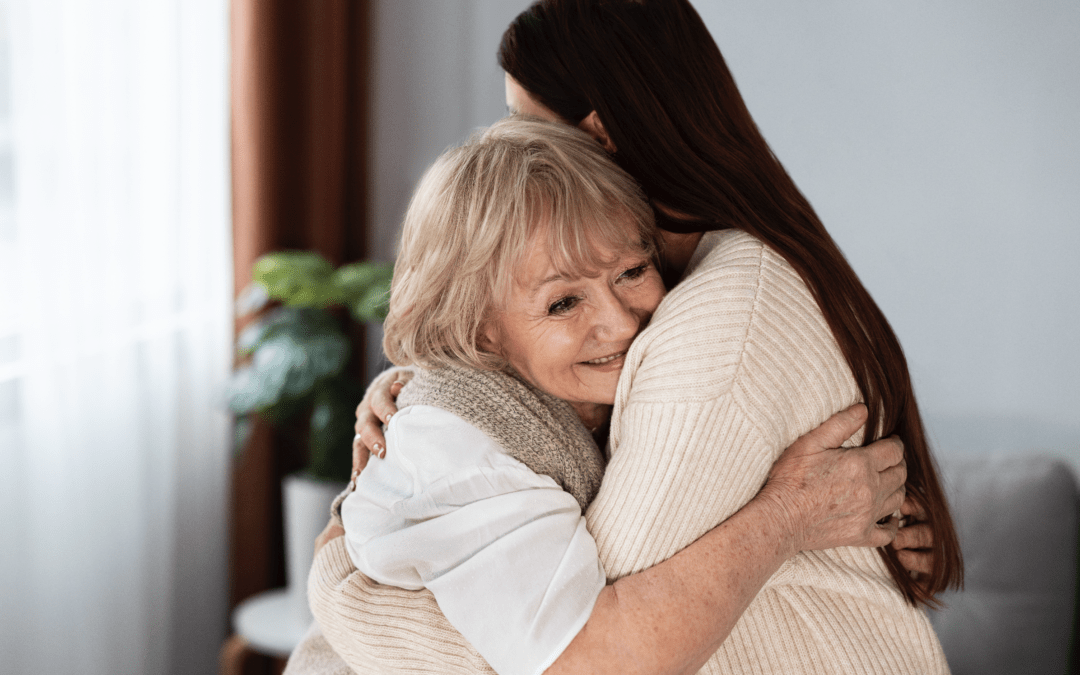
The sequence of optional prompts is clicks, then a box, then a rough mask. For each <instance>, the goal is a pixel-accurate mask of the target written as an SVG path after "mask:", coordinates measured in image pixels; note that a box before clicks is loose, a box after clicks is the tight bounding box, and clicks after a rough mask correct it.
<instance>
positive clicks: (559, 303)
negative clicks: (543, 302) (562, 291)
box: [548, 296, 578, 314]
mask: <svg viewBox="0 0 1080 675" xmlns="http://www.w3.org/2000/svg"><path fill="white" fill-rule="evenodd" d="M577 301H578V299H577V298H576V297H572V296H569V297H565V298H559V299H558V300H556V301H555V302H553V303H551V305H549V306H548V314H565V313H566V312H569V311H570V310H571V309H573V307H574V305H575V304H577Z"/></svg>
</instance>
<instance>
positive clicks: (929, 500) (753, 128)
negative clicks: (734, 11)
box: [499, 0, 963, 605]
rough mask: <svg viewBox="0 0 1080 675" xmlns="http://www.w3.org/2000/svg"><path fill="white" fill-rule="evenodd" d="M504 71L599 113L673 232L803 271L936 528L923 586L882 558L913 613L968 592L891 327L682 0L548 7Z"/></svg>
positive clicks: (533, 19)
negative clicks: (708, 234) (898, 443)
mask: <svg viewBox="0 0 1080 675" xmlns="http://www.w3.org/2000/svg"><path fill="white" fill-rule="evenodd" d="M499 64H500V65H501V66H502V67H503V69H504V70H505V71H506V72H507V73H509V74H510V76H511V77H513V78H514V79H515V80H517V82H518V83H519V84H521V86H522V87H524V88H525V89H526V90H527V91H528V92H529V93H530V94H532V95H533V96H534V97H535V98H536V99H537V100H538V101H539V102H541V103H543V104H544V105H545V106H547V107H548V108H549V109H551V110H552V111H553V112H555V113H556V114H558V115H559V116H560V117H562V118H563V119H565V120H566V121H568V122H570V123H572V124H577V123H579V122H580V121H581V120H583V119H584V118H585V117H586V116H587V115H588V114H589V113H590V112H591V111H593V110H595V111H596V112H597V114H598V115H599V117H600V121H601V123H602V124H603V125H604V128H605V130H606V131H607V133H608V136H609V137H610V139H611V141H612V142H613V143H614V144H615V147H616V148H617V152H616V154H615V159H616V161H617V162H618V163H619V164H620V165H621V166H622V167H623V168H624V169H626V170H627V172H628V173H630V175H632V176H634V178H636V179H637V180H638V181H639V182H640V183H641V186H642V188H643V189H644V191H645V193H646V195H648V197H649V198H650V199H651V200H652V201H653V202H654V203H659V204H663V205H664V206H666V207H669V208H670V209H673V210H674V211H677V212H680V213H682V214H687V215H688V216H690V219H689V220H687V221H682V222H681V223H680V222H678V221H670V220H668V221H664V222H663V223H661V224H662V226H664V227H665V228H666V229H671V230H674V231H683V232H686V231H703V230H719V229H727V228H738V229H740V230H744V231H746V232H748V233H750V234H752V235H754V236H755V237H757V238H758V239H760V240H762V241H763V242H765V243H766V244H767V245H768V246H769V247H770V248H772V249H773V250H775V251H776V252H778V253H779V254H780V255H782V256H783V257H784V258H785V259H786V260H787V261H788V263H790V264H791V266H792V267H793V268H794V269H795V270H796V271H797V272H798V273H799V275H800V276H801V277H802V279H803V281H804V282H805V283H806V285H807V286H808V287H809V289H810V291H811V293H813V296H814V298H815V300H816V301H817V303H818V306H819V307H820V308H821V311H822V313H823V314H824V316H825V319H826V321H827V322H828V324H829V327H830V328H831V330H832V333H833V336H834V337H835V338H836V341H837V343H838V344H839V346H840V349H841V351H842V353H843V354H844V357H845V359H846V360H847V362H848V365H849V366H850V367H851V372H852V374H853V375H854V377H855V381H856V383H857V384H858V387H859V391H860V392H861V393H862V396H863V399H864V401H865V402H866V406H867V408H868V410H869V418H868V419H867V422H866V428H867V434H866V437H867V439H866V442H867V443H869V442H871V441H873V440H876V439H878V438H881V437H883V436H888V435H892V434H895V435H897V436H899V437H900V438H901V439H902V440H903V442H904V455H905V459H906V460H907V476H908V478H907V486H906V487H907V495H908V497H909V498H910V499H912V500H914V501H916V502H918V503H920V504H921V505H922V506H923V507H924V508H925V509H926V513H927V520H928V522H929V524H930V526H931V527H932V529H933V533H934V545H933V558H934V560H933V569H932V570H931V572H930V574H929V575H928V578H926V579H925V580H923V581H922V582H921V583H916V582H915V581H914V580H913V579H912V578H911V576H910V575H909V574H908V573H907V571H906V570H904V568H903V566H902V565H901V564H900V563H899V561H898V559H897V557H896V552H895V551H894V550H893V549H892V548H891V547H885V548H882V549H879V550H880V552H881V555H882V557H883V558H884V559H885V563H886V565H887V566H888V568H889V571H890V573H891V574H892V576H893V578H894V579H895V580H896V583H897V585H898V586H899V587H900V590H901V592H902V593H903V594H904V596H905V597H906V598H907V599H908V601H909V602H911V603H912V604H913V605H918V604H920V603H921V604H926V605H936V604H938V603H937V600H936V599H935V597H934V596H935V594H937V593H939V592H941V591H943V590H945V589H947V588H959V587H960V586H962V584H963V561H962V558H961V554H960V545H959V542H958V540H957V536H956V530H955V528H954V526H953V522H952V517H951V516H950V514H949V507H948V503H947V501H946V499H945V494H944V491H943V490H942V488H941V483H940V481H939V479H938V476H937V470H936V467H935V466H934V461H933V458H932V457H931V455H930V449H929V446H928V443H927V440H926V432H925V430H924V428H923V424H922V420H921V419H920V417H919V410H918V406H917V404H916V402H915V395H914V391H913V389H912V385H911V377H910V375H909V374H908V368H907V361H906V359H905V358H904V353H903V350H902V349H901V348H900V343H899V341H898V340H897V338H896V335H895V333H893V330H892V328H891V327H890V326H889V322H888V321H887V320H886V319H885V316H884V315H883V314H882V313H881V310H880V309H878V306H877V304H876V303H875V302H874V300H873V299H872V298H871V297H870V294H869V293H868V292H867V290H866V288H864V287H863V285H862V282H860V281H859V278H858V277H857V276H856V274H855V271H854V270H853V269H852V268H851V265H849V264H848V262H847V260H846V259H845V258H844V255H843V253H841V251H840V249H839V247H838V246H837V245H836V243H835V242H834V241H833V239H832V237H830V236H829V234H828V232H826V231H825V228H824V226H823V225H822V224H821V221H820V220H819V219H818V217H817V214H816V213H814V209H813V208H812V207H811V206H810V203H809V202H808V201H807V200H806V198H805V197H804V196H803V195H802V193H801V192H799V189H798V188H797V187H796V186H795V183H794V181H792V179H791V177H790V176H789V175H788V174H787V171H785V170H784V167H783V166H782V165H781V164H780V161H779V160H777V158H776V156H775V155H773V153H772V150H771V149H770V148H769V146H768V144H767V143H766V142H765V138H764V137H763V136H762V135H761V132H760V131H758V128H757V125H756V124H755V123H754V120H753V119H752V118H751V116H750V112H749V110H747V108H746V104H745V103H744V102H743V100H742V96H741V95H740V94H739V90H738V88H737V87H736V86H735V81H734V79H733V78H732V76H731V73H730V72H729V71H728V68H727V65H726V64H725V63H724V58H723V56H721V54H720V49H719V48H718V47H717V46H716V42H715V41H714V40H713V38H712V36H711V35H710V34H709V31H708V29H707V28H706V27H705V24H704V22H702V20H701V17H699V16H698V14H697V12H696V11H695V10H694V8H693V7H692V6H691V5H690V3H689V2H687V1H686V0H539V1H538V2H536V3H534V4H533V5H532V6H531V7H529V9H527V10H525V11H524V12H522V13H521V14H520V15H518V17H517V18H516V19H515V20H514V22H513V23H511V24H510V27H509V28H508V29H507V30H506V32H505V33H504V34H503V39H502V43H501V44H500V46H499Z"/></svg>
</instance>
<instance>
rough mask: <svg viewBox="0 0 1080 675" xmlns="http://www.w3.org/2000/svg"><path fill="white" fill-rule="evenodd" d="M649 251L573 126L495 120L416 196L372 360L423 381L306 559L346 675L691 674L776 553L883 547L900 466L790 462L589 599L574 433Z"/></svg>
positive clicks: (604, 387)
mask: <svg viewBox="0 0 1080 675" xmlns="http://www.w3.org/2000/svg"><path fill="white" fill-rule="evenodd" d="M653 237H654V230H653V227H652V214H651V211H650V209H649V208H648V205H647V204H646V203H645V201H644V200H643V198H642V196H641V194H640V192H639V191H638V188H637V187H636V184H635V183H634V181H633V180H632V179H630V178H629V177H628V176H627V175H626V174H625V173H623V172H622V171H620V170H619V169H617V168H616V167H615V166H614V165H613V164H612V163H611V162H610V161H609V160H608V159H607V157H606V155H605V153H604V152H603V150H602V148H601V147H600V146H599V145H597V144H596V143H595V142H593V141H592V140H591V139H589V138H588V137H587V136H585V135H584V134H582V133H580V132H578V131H576V130H574V129H572V128H570V127H567V126H561V125H554V124H546V123H542V122H535V121H521V120H508V121H504V122H502V123H499V124H496V125H495V126H493V127H492V128H491V129H489V130H487V131H486V132H485V133H484V134H483V135H482V136H480V137H478V138H476V139H474V140H472V141H471V142H469V143H468V144H466V145H464V146H462V147H461V148H458V149H456V150H453V151H450V152H449V153H447V154H446V155H444V156H443V157H442V158H440V159H439V161H438V162H436V164H435V165H434V166H433V167H432V169H430V170H429V172H428V174H427V175H426V176H425V177H424V179H423V181H422V182H421V184H420V186H419V187H418V189H417V193H416V195H415V196H414V199H413V203H412V204H411V206H410V208H409V212H408V215H407V217H406V222H405V228H404V233H403V238H402V246H401V252H400V255H399V259H398V262H397V265H396V267H395V278H394V282H393V287H392V292H391V308H390V315H389V316H388V318H387V321H386V326H385V330H386V338H385V342H384V347H385V349H386V352H387V354H388V355H389V356H390V357H391V358H392V359H393V360H394V361H395V362H396V363H399V364H408V365H416V366H420V369H419V371H418V374H417V376H416V377H415V378H414V379H413V380H412V381H411V382H410V383H409V385H408V386H407V387H406V388H405V389H404V390H403V391H402V392H401V396H400V398H399V401H398V403H399V405H400V406H401V411H400V412H399V413H398V414H396V415H394V416H393V418H392V420H391V421H390V424H389V426H388V429H387V442H388V448H387V452H386V454H385V457H384V458H382V459H379V458H376V459H373V460H371V464H369V466H368V467H367V468H366V469H365V470H364V472H363V473H362V474H361V475H360V476H359V478H358V479H357V481H356V489H355V491H354V492H353V493H352V494H351V495H349V496H348V497H347V498H346V499H345V500H344V503H343V504H342V506H341V516H342V519H343V520H344V524H345V532H346V534H345V537H344V538H338V539H334V540H332V541H331V542H330V543H329V544H327V545H326V546H325V548H324V549H323V550H322V551H321V552H320V554H319V557H320V559H321V561H322V564H323V565H328V566H330V567H332V568H336V569H347V570H348V571H350V572H351V574H347V575H346V578H344V579H343V580H341V579H338V580H334V581H331V582H327V576H325V575H324V574H323V573H322V572H321V571H319V570H320V568H319V567H318V566H317V567H316V570H315V571H314V572H313V575H312V579H311V583H310V586H309V590H310V593H311V601H312V607H313V610H314V612H315V614H316V618H317V619H318V620H319V622H320V624H321V625H322V626H323V628H324V630H325V632H326V637H327V639H328V640H329V641H330V643H331V644H332V645H333V646H334V648H335V649H336V650H337V651H338V652H339V653H340V654H341V655H342V656H344V657H345V660H346V661H348V663H349V665H350V666H352V667H353V669H354V670H356V671H358V672H367V671H370V672H379V671H381V670H390V671H395V670H396V671H400V672H410V671H421V672H424V671H429V672H439V671H445V670H447V669H449V670H461V671H465V672H490V669H494V670H495V672H498V673H529V674H533V673H540V672H548V673H559V672H604V671H611V672H619V673H628V672H636V671H637V672H693V671H696V670H697V669H698V668H699V667H700V666H701V664H702V663H704V662H705V660H706V659H707V658H708V657H709V655H710V654H712V653H713V652H714V651H715V650H716V648H717V647H718V646H719V645H720V644H721V643H722V642H723V640H724V638H725V637H726V636H727V634H728V632H729V631H730V630H731V628H732V626H733V625H734V624H735V622H736V620H737V619H738V617H739V615H740V614H741V613H742V611H743V610H744V609H745V607H746V606H747V604H748V603H749V602H750V601H751V599H752V598H753V597H754V595H755V594H756V593H757V592H758V590H759V589H760V588H761V587H762V585H763V584H764V583H765V582H766V580H767V579H768V578H769V577H770V576H772V575H773V574H774V573H775V572H776V571H777V570H778V569H779V568H780V566H781V565H782V564H783V563H784V562H785V561H786V560H788V559H789V558H790V557H791V556H792V555H794V554H796V553H798V552H800V551H810V550H817V549H822V548H832V547H835V546H840V545H858V546H875V545H882V544H884V543H886V542H888V541H889V540H890V539H891V538H892V535H893V534H894V532H895V529H894V528H895V524H894V523H891V522H890V523H889V524H887V525H885V526H880V527H879V526H877V525H876V522H877V521H878V520H881V519H883V518H886V517H887V516H888V515H889V514H890V513H892V512H893V511H894V510H896V509H898V508H899V506H900V503H901V501H902V499H903V494H902V491H894V490H893V488H895V487H898V486H899V485H900V482H902V474H903V473H904V469H903V467H902V466H895V467H892V468H889V467H890V466H891V464H892V461H891V460H890V459H889V455H890V454H891V453H893V452H895V451H896V448H895V447H893V446H891V445H889V444H885V445H881V446H878V447H877V448H873V449H866V450H856V451H850V452H845V453H840V452H816V453H808V452H806V451H805V449H803V450H801V451H800V450H799V449H796V450H793V451H789V452H788V453H787V454H785V455H784V457H782V458H781V461H780V462H778V464H777V465H776V467H774V469H773V473H772V476H771V479H770V480H769V481H768V482H767V483H766V484H765V486H764V488H763V489H762V490H761V491H760V492H759V493H758V494H757V496H756V497H754V498H752V499H750V500H749V502H748V503H747V504H746V505H745V506H743V508H742V509H740V510H738V512H737V513H735V514H734V515H732V516H731V517H730V518H728V519H726V520H725V522H724V523H722V524H720V525H719V526H716V527H713V528H711V529H710V530H709V531H707V532H705V533H704V534H703V536H701V537H700V538H699V539H698V540H697V541H696V542H694V543H692V544H690V545H689V546H686V547H685V548H684V549H683V550H682V551H681V552H679V553H677V554H676V555H673V556H671V557H670V559H668V560H666V561H663V562H660V563H659V564H657V565H655V566H652V567H650V568H649V569H646V570H643V571H640V572H637V573H633V574H629V575H624V576H622V578H621V579H619V580H618V581H616V582H614V583H612V584H608V583H607V576H608V575H607V574H605V571H604V569H603V567H602V565H601V564H600V562H599V559H598V557H597V549H596V544H595V542H594V540H593V538H592V536H591V535H590V534H589V532H588V530H587V529H586V527H585V521H584V519H583V518H582V511H583V509H585V508H586V507H587V506H588V505H589V504H590V502H592V500H593V499H594V497H595V496H596V495H597V492H598V490H600V486H601V481H600V479H601V475H602V470H603V457H602V455H601V454H600V452H599V450H598V448H597V446H596V444H595V443H594V442H593V439H592V437H591V435H590V433H589V432H590V431H593V432H595V431H596V430H597V428H599V427H600V426H602V425H603V423H604V421H605V420H606V418H607V414H608V411H609V410H610V408H611V406H612V404H613V403H614V402H615V401H616V397H617V390H618V388H620V387H621V385H620V378H619V376H620V372H621V370H622V369H623V365H624V361H625V360H626V359H627V355H628V352H629V351H630V348H631V343H632V341H633V340H634V338H635V337H636V336H637V335H638V334H639V332H640V331H641V330H642V329H643V328H644V327H645V326H646V325H647V324H648V322H649V320H650V317H651V316H652V314H653V312H654V311H655V310H656V308H657V306H658V305H659V304H660V301H661V297H662V296H663V287H662V285H661V283H660V279H659V275H658V273H657V270H656V269H655V267H654V265H653V254H654V252H655V251H654V249H653ZM860 421H861V420H860ZM857 424H858V422H856V426H857ZM847 433H850V430H848V432H846V433H845V434H843V435H842V436H841V437H840V438H839V439H837V441H836V442H837V443H839V442H840V441H841V440H842V439H843V437H844V436H846V435H847ZM665 453H666V448H665V447H664V446H663V445H657V447H656V448H655V452H654V457H653V461H652V466H653V468H654V470H655V471H656V472H659V473H663V472H664V471H665V470H666V468H665V467H666V466H667V457H666V456H665ZM867 463H872V464H875V465H876V466H874V469H875V470H874V471H869V472H867V471H866V470H865V467H866V464H867ZM853 466H856V467H862V471H861V477H858V478H851V477H845V476H846V471H847V470H848V469H849V468H851V467H853ZM878 471H882V472H883V473H881V474H879V473H878ZM758 487H760V486H758ZM867 488H871V489H867ZM755 491H756V489H755ZM870 493H873V496H872V497H870V496H869V494H870ZM353 566H355V568H356V570H357V571H351V568H352V567H353ZM371 580H374V581H375V582H379V583H381V584H383V586H374V585H373V584H372V583H371ZM388 586H393V587H397V589H400V590H392V589H388V588H387V587H388ZM436 601H437V605H436ZM901 604H902V602H901ZM440 612H441V613H440ZM443 615H445V618H443ZM906 618H907V619H908V620H910V621H911V622H912V623H913V625H912V626H911V628H912V629H913V630H923V631H926V630H929V629H928V627H927V626H926V625H925V619H924V618H922V617H921V615H918V614H916V613H911V614H910V615H909V616H908V617H906ZM920 621H921V623H920ZM459 631H460V634H461V635H460V636H459V635H458V632H459ZM931 635H932V634H931ZM462 636H463V637H464V641H463V640H462V639H461V637H462Z"/></svg>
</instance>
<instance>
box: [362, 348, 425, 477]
mask: <svg viewBox="0 0 1080 675" xmlns="http://www.w3.org/2000/svg"><path fill="white" fill-rule="evenodd" d="M412 376H413V372H412V370H410V369H408V368H391V369H389V370H386V371H383V372H382V373H381V374H379V375H378V376H377V377H376V378H375V379H374V380H372V381H371V384H370V385H368V388H367V391H366V392H365V393H364V398H363V400H361V401H360V405H358V406H356V426H355V429H356V436H354V437H353V452H352V461H353V467H352V468H353V476H354V477H355V476H356V474H358V473H360V472H361V471H363V470H364V467H365V466H367V462H368V457H370V456H371V455H375V456H377V457H383V456H385V455H386V437H385V436H383V430H382V425H383V424H384V423H386V422H389V421H390V418H391V417H392V416H393V414H394V413H396V412H397V406H396V405H395V404H394V402H395V401H396V400H397V396H398V394H400V393H401V388H402V387H404V386H405V384H406V383H407V382H408V381H409V380H411V379H412Z"/></svg>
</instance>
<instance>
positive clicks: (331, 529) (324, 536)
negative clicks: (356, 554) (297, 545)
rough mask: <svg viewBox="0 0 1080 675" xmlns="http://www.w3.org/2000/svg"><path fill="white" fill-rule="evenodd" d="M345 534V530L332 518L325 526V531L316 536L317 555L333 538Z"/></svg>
mask: <svg viewBox="0 0 1080 675" xmlns="http://www.w3.org/2000/svg"><path fill="white" fill-rule="evenodd" d="M344 535H345V530H344V529H342V527H341V526H340V525H338V524H337V523H335V522H334V521H333V519H331V520H330V522H329V523H327V524H326V527H324V528H323V531H322V532H320V533H319V536H317V537H315V555H319V551H321V550H322V547H323V546H326V545H327V544H328V543H329V542H330V540H331V539H337V538H338V537H341V536H344Z"/></svg>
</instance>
